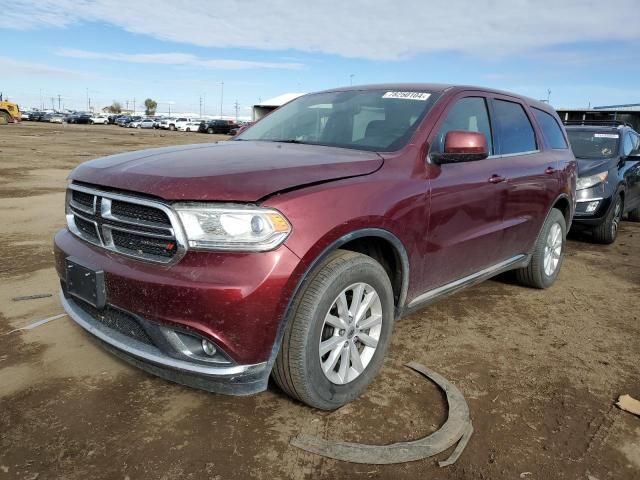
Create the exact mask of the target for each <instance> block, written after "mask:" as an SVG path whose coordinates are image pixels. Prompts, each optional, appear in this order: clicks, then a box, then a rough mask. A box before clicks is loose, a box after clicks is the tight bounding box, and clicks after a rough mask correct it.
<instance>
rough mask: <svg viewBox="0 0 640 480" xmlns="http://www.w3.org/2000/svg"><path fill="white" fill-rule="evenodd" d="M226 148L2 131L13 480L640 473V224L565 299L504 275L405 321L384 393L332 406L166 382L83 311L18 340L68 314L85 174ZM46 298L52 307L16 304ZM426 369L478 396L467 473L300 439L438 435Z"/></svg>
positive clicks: (0, 275) (7, 461)
mask: <svg viewBox="0 0 640 480" xmlns="http://www.w3.org/2000/svg"><path fill="white" fill-rule="evenodd" d="M215 139H216V137H213V136H209V135H202V134H195V133H191V134H188V133H177V132H176V133H174V132H163V133H159V132H156V131H131V130H129V129H123V128H118V127H114V126H82V125H67V126H61V125H56V126H54V125H49V124H42V123H28V122H26V123H23V124H22V125H8V126H4V127H0V225H1V228H0V240H1V243H2V245H4V247H3V255H2V261H0V480H1V479H4V478H7V479H9V478H11V479H14V478H16V479H31V480H33V479H36V478H37V479H39V480H42V479H59V478H65V479H82V480H85V479H89V478H91V479H118V478H119V479H131V480H133V479H156V478H157V479H178V478H180V479H183V478H184V479H201V478H203V479H204V478H207V479H245V478H249V477H253V478H259V479H269V480H271V479H280V478H283V479H288V478H293V479H308V478H335V479H342V478H349V477H362V478H393V479H394V480H400V479H413V478H439V479H520V478H526V479H528V480H535V479H585V480H594V479H598V480H604V479H616V480H618V479H638V478H640V418H638V417H635V416H633V415H631V414H629V413H626V412H623V411H621V410H619V409H618V408H617V407H615V406H614V402H615V400H616V399H617V397H618V395H620V394H624V393H629V394H631V395H632V396H634V397H635V398H640V321H639V317H640V310H639V309H638V303H637V302H638V298H640V255H639V254H638V251H639V250H640V224H633V223H628V222H624V223H623V224H622V227H621V232H620V237H619V239H618V241H617V243H616V244H615V245H613V246H608V247H605V246H599V245H592V244H590V243H589V242H588V238H573V239H572V240H571V241H570V242H569V247H568V253H567V257H566V261H565V263H564V266H563V269H562V272H561V274H560V278H559V281H558V282H557V283H556V285H555V286H554V287H553V288H551V289H550V290H547V291H537V290H531V289H526V288H522V287H519V286H517V285H515V284H514V283H513V282H512V281H511V279H510V278H509V276H505V277H503V278H499V279H497V280H492V281H489V282H485V283H484V284H481V285H479V286H476V287H473V288H471V289H468V290H466V291H464V292H461V293H459V294H457V295H455V296H452V297H449V298H448V299H445V300H443V301H441V302H440V303H437V304H435V305H433V306H431V307H429V308H427V309H425V310H423V311H421V312H419V313H417V314H414V315H412V316H411V317H408V318H406V319H404V320H402V321H401V322H399V323H398V324H397V325H396V329H395V334H394V340H393V344H392V347H391V349H390V352H389V353H388V357H387V360H386V363H385V366H384V368H383V371H382V373H381V375H379V377H378V379H377V380H376V382H375V383H374V384H373V385H372V386H371V387H370V388H369V390H368V391H367V392H366V394H365V395H364V396H363V397H362V398H360V399H359V400H357V401H355V402H354V403H352V404H350V405H348V406H346V407H344V408H342V409H340V410H338V411H336V412H332V413H326V412H319V411H315V410H313V409H310V408H308V407H306V406H304V405H301V404H299V403H296V402H293V401H291V400H290V399H288V398H287V397H286V396H285V395H283V394H282V393H281V392H280V391H279V390H278V389H277V387H276V386H275V385H272V386H270V388H269V390H268V391H267V392H264V393H262V394H259V395H255V396H252V397H226V396H220V395H214V394H209V393H205V392H201V391H196V390H191V389H189V388H186V387H182V386H179V385H174V384H171V383H168V382H166V381H164V380H161V379H158V378H155V377H153V376H150V375H148V374H145V373H143V372H140V371H138V370H136V369H134V368H133V367H130V366H128V365H127V364H124V363H122V362H120V361H119V360H117V359H115V358H114V357H112V356H111V355H109V354H107V353H105V352H104V351H103V350H102V349H101V348H99V347H98V346H97V345H96V344H95V343H94V342H93V341H92V340H91V339H90V337H89V336H88V335H87V334H85V333H84V332H83V331H82V330H81V329H80V327H78V326H76V325H75V324H74V323H73V322H72V321H71V320H69V319H68V318H67V317H63V318H60V319H58V320H55V321H52V322H50V323H47V324H45V325H42V326H40V327H37V328H34V329H32V330H24V331H19V332H11V331H12V330H13V329H16V328H20V327H22V326H25V325H28V324H30V323H32V322H34V321H36V320H40V319H44V318H47V317H50V316H53V315H56V314H59V313H61V312H62V308H61V307H60V304H59V302H58V299H57V289H58V286H57V278H56V274H55V272H54V269H53V267H52V263H53V258H52V248H51V241H52V237H53V235H54V232H55V231H56V230H57V229H59V228H61V227H62V226H63V223H64V220H63V200H64V188H65V177H66V175H67V173H68V172H69V170H70V169H72V168H73V167H74V166H75V165H77V164H79V163H80V162H82V161H84V160H88V159H90V158H94V157H97V156H101V155H106V154H110V153H116V152H122V151H127V150H135V149H142V148H147V147H152V146H161V145H169V144H177V143H180V144H182V143H196V142H210V141H213V140H215ZM41 293H42V294H51V295H52V296H51V297H47V298H42V299H36V300H27V301H14V300H13V298H14V297H17V296H22V295H33V294H41ZM412 360H413V361H417V362H420V363H423V364H424V365H426V366H428V367H430V368H432V369H434V370H436V371H438V372H439V373H441V374H443V375H444V376H445V377H447V378H448V379H449V380H450V381H452V382H454V383H455V384H456V385H457V386H458V387H459V388H460V390H461V391H462V392H463V393H464V395H465V396H466V398H467V401H468V403H469V407H470V410H471V416H472V419H473V423H474V426H475V433H474V435H473V437H472V438H471V441H470V442H469V445H468V446H467V448H466V450H465V451H464V453H463V454H462V457H461V458H460V459H459V460H458V462H457V463H456V464H455V465H453V466H450V467H447V468H443V469H440V468H439V467H438V466H437V465H436V462H435V460H436V459H427V460H424V461H417V462H411V463H406V464H399V465H389V466H375V465H354V464H349V463H343V462H338V461H333V460H328V459H325V458H322V457H319V456H315V455H312V454H309V453H305V452H303V451H300V450H298V449H296V448H294V447H292V446H291V445H289V441H290V439H291V438H292V437H293V436H295V435H297V434H298V433H306V434H311V435H318V436H322V437H324V438H327V439H334V440H347V441H357V442H365V443H373V444H384V443H391V442H395V441H401V440H409V439H417V438H420V437H422V436H425V435H427V434H429V433H430V432H432V431H434V430H436V429H437V428H438V427H439V425H441V424H442V422H443V421H444V420H445V418H446V405H445V403H444V399H443V397H442V395H441V394H440V392H439V391H438V390H437V388H436V387H435V386H433V385H431V384H430V383H429V382H428V381H426V380H424V379H423V378H421V377H420V376H419V375H418V374H416V373H415V372H412V371H410V370H408V369H407V368H406V367H404V366H403V364H404V363H406V362H408V361H412ZM446 456H447V454H443V455H440V457H439V459H443V458H445V457H446Z"/></svg>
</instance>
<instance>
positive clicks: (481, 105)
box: [432, 97, 493, 155]
mask: <svg viewBox="0 0 640 480" xmlns="http://www.w3.org/2000/svg"><path fill="white" fill-rule="evenodd" d="M452 130H466V131H468V132H479V133H484V136H485V137H486V138H487V146H488V147H489V155H492V154H493V141H492V138H491V123H490V122H489V113H488V112H487V102H486V100H485V99H484V98H483V97H465V98H461V99H460V100H458V101H457V102H456V104H455V105H454V106H453V107H452V108H451V110H449V113H448V114H447V118H446V120H445V121H444V123H443V124H442V126H441V127H440V130H439V131H438V134H437V135H436V138H435V140H434V142H433V149H432V151H433V152H436V153H443V152H444V139H445V137H446V136H447V133H448V132H450V131H452Z"/></svg>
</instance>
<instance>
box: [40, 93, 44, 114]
mask: <svg viewBox="0 0 640 480" xmlns="http://www.w3.org/2000/svg"><path fill="white" fill-rule="evenodd" d="M40 110H44V102H43V101H42V89H40Z"/></svg>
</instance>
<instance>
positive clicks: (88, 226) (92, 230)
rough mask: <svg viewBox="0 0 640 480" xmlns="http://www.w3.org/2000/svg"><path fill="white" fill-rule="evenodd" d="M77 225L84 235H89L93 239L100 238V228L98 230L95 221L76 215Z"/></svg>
mask: <svg viewBox="0 0 640 480" xmlns="http://www.w3.org/2000/svg"><path fill="white" fill-rule="evenodd" d="M75 223H76V227H78V230H80V231H81V232H82V233H83V235H86V236H88V237H89V238H91V239H92V240H98V230H96V225H95V223H93V222H89V221H87V220H85V219H84V218H81V217H76V219H75Z"/></svg>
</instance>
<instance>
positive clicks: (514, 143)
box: [494, 100, 537, 155]
mask: <svg viewBox="0 0 640 480" xmlns="http://www.w3.org/2000/svg"><path fill="white" fill-rule="evenodd" d="M494 111H495V114H496V118H497V119H498V125H499V127H500V128H499V137H500V152H499V154H500V155H509V154H512V153H524V152H531V151H534V150H536V149H537V147H536V136H535V133H534V132H533V127H532V126H531V122H530V121H529V117H527V114H526V113H525V111H524V108H522V105H520V104H519V103H515V102H508V101H506V100H495V102H494Z"/></svg>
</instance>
